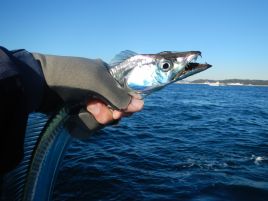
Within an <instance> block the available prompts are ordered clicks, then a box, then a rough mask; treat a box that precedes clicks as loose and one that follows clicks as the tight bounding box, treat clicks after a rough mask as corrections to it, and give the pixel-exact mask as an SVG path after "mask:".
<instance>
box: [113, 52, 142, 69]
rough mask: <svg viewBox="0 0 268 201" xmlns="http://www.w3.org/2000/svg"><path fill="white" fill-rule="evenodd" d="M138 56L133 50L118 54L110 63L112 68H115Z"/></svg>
mask: <svg viewBox="0 0 268 201" xmlns="http://www.w3.org/2000/svg"><path fill="white" fill-rule="evenodd" d="M135 55H137V53H136V52H133V51H131V50H124V51H122V52H120V53H119V54H117V55H116V56H115V57H114V58H113V59H112V60H111V62H110V66H111V67H114V66H117V65H118V64H120V63H122V62H123V61H125V60H127V59H129V58H130V57H133V56H135Z"/></svg>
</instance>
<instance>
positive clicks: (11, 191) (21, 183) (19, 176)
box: [0, 113, 48, 200]
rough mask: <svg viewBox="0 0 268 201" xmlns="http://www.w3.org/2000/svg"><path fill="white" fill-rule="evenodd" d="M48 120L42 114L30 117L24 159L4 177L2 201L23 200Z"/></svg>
mask: <svg viewBox="0 0 268 201" xmlns="http://www.w3.org/2000/svg"><path fill="white" fill-rule="evenodd" d="M47 120H48V117H47V116H46V115H43V114H41V113H35V114H34V115H33V114H30V115H29V119H28V125H27V130H26V134H25V140H24V158H23V160H22V161H21V163H20V164H19V165H18V166H17V167H16V168H15V169H14V170H12V171H11V172H9V173H7V174H6V175H5V176H4V178H3V179H4V180H3V184H2V189H1V190H2V195H1V196H2V197H1V196H0V200H1V198H2V199H3V200H22V198H23V193H24V188H25V185H26V183H27V174H28V171H29V167H30V165H31V163H32V156H33V153H34V150H35V146H36V143H37V141H38V139H39V137H40V136H39V135H40V133H41V132H42V130H43V128H44V126H45V125H46V123H47ZM1 190H0V191H1ZM0 194H1V193H0Z"/></svg>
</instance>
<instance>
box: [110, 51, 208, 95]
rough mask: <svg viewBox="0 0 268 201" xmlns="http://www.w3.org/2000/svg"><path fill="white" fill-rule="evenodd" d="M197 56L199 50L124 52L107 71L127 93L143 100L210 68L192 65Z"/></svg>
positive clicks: (113, 61) (206, 65)
mask: <svg viewBox="0 0 268 201" xmlns="http://www.w3.org/2000/svg"><path fill="white" fill-rule="evenodd" d="M199 56H201V52H200V51H188V52H171V51H164V52H160V53H158V54H137V53H135V52H132V51H130V50H125V51H123V52H121V53H119V54H118V55H117V56H116V57H115V58H114V59H113V60H112V62H111V63H110V69H109V71H110V73H111V74H112V75H113V77H114V78H115V79H116V80H117V81H118V83H119V85H120V86H121V87H127V88H128V89H129V93H130V94H132V95H133V94H139V95H140V96H141V98H144V97H145V96H146V95H149V94H151V93H152V92H154V91H157V90H160V89H162V88H163V87H165V86H167V85H168V84H171V83H173V82H176V81H179V80H182V79H184V78H186V77H189V76H191V75H194V74H196V73H199V72H201V71H204V70H206V69H208V68H210V67H211V65H210V64H207V63H205V64H199V63H195V61H196V60H197V58H198V57H199Z"/></svg>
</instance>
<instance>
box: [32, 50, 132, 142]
mask: <svg viewBox="0 0 268 201" xmlns="http://www.w3.org/2000/svg"><path fill="white" fill-rule="evenodd" d="M33 56H34V58H35V59H36V60H37V61H39V62H40V65H41V67H42V70H43V73H44V77H45V80H46V84H47V88H48V89H47V90H46V92H45V98H44V101H43V104H42V107H43V109H44V110H51V109H52V108H51V105H53V106H55V105H57V104H60V102H61V101H62V102H64V103H68V104H70V105H75V106H76V107H75V109H74V110H73V111H74V112H73V114H72V115H71V118H69V121H68V123H67V124H66V126H67V127H68V128H69V130H70V132H71V134H73V135H74V136H75V137H78V138H84V137H87V136H88V134H89V133H90V132H89V131H88V129H89V130H90V131H95V130H96V129H99V128H101V127H102V126H103V125H100V124H99V123H97V121H96V120H95V119H94V117H93V116H92V115H91V114H90V113H88V112H87V111H86V109H85V106H86V102H87V101H88V100H89V98H90V97H97V98H98V99H101V100H102V101H104V102H105V103H107V104H108V105H110V106H111V107H112V108H114V109H117V110H122V109H126V108H127V106H128V104H129V103H130V100H131V97H130V95H129V94H128V93H127V89H124V88H121V87H119V85H118V83H117V82H116V81H115V79H114V78H113V77H112V76H111V75H110V73H109V71H108V70H107V65H106V64H105V63H104V62H103V61H101V60H91V59H86V58H78V57H63V56H50V55H42V54H37V53H33ZM85 128H87V131H86V132H85Z"/></svg>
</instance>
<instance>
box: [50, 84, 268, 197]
mask: <svg viewBox="0 0 268 201" xmlns="http://www.w3.org/2000/svg"><path fill="white" fill-rule="evenodd" d="M53 200H55V201H59V200H60V201H63V200H75V201H91V200H92V201H95V200H102V201H123V200H126V201H131V200H133V201H134V200H135V201H142V200H146V201H156V200H159V201H160V200H162V201H167V200H168V201H171V200H189V201H212V200H213V201H215V200H216V201H221V200H222V201H226V200H228V201H229V200H231V201H232V200H237V201H245V200H253V201H259V200H263V201H267V200H268V87H257V86H255V87H247V86H219V87H212V86H207V85H180V84H173V85H171V86H169V87H167V88H165V89H163V90H162V91H159V92H157V93H155V94H152V95H151V96H149V97H147V99H146V100H145V108H144V110H143V111H142V112H140V113H137V114H135V115H133V116H132V117H130V118H126V119H124V120H122V121H121V123H120V124H119V125H117V126H113V127H109V128H106V129H104V130H102V131H100V132H97V133H95V134H94V135H92V137H91V138H89V139H87V140H83V141H79V140H73V141H72V143H71V144H70V147H69V148H68V150H67V152H66V155H65V157H64V160H63V163H62V165H61V168H60V173H59V175H58V178H57V182H56V187H55V191H54V195H53Z"/></svg>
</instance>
